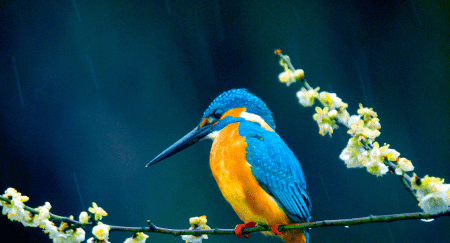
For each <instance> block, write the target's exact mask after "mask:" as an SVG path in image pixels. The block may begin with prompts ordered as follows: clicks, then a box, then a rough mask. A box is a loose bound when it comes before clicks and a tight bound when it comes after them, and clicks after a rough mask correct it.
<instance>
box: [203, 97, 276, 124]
mask: <svg viewBox="0 0 450 243" xmlns="http://www.w3.org/2000/svg"><path fill="white" fill-rule="evenodd" d="M242 107H245V108H246V111H247V112H248V113H252V114H255V115H258V116H260V117H261V118H262V119H264V121H266V123H267V124H268V125H269V126H270V127H272V129H274V130H275V122H274V120H273V118H272V112H271V111H270V110H269V108H267V106H266V104H265V103H264V102H263V101H262V100H261V99H260V98H258V97H256V96H254V95H253V94H251V93H249V92H247V89H232V90H229V91H227V92H224V93H222V94H221V95H219V96H218V97H217V98H216V99H214V100H213V102H212V103H211V105H209V107H208V109H206V111H205V113H204V114H203V118H206V117H208V116H210V115H211V114H212V113H213V111H214V110H215V109H218V108H220V109H223V110H224V112H226V111H228V110H229V109H235V108H242Z"/></svg>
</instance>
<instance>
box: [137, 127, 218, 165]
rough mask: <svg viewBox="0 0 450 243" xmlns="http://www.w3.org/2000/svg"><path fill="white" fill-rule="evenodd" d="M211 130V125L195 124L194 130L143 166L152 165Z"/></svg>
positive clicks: (191, 143) (198, 139)
mask: <svg viewBox="0 0 450 243" xmlns="http://www.w3.org/2000/svg"><path fill="white" fill-rule="evenodd" d="M211 131H212V125H205V126H203V127H200V126H197V127H196V128H194V130H192V131H190V132H189V133H188V134H186V135H185V136H184V137H182V138H181V139H180V140H178V141H177V142H176V143H174V144H172V145H171V146H170V147H168V148H167V149H166V150H164V151H163V152H162V153H160V154H159V155H158V156H156V157H155V158H154V159H152V160H151V161H150V162H148V164H147V165H146V166H145V167H149V166H150V165H154V164H156V163H158V162H159V161H161V160H163V159H166V158H168V157H170V156H172V155H174V154H176V153H178V152H180V151H181V150H183V149H185V148H187V147H189V146H191V145H193V144H194V143H196V142H198V141H200V139H202V138H204V137H205V136H206V135H208V134H209V133H210V132H211Z"/></svg>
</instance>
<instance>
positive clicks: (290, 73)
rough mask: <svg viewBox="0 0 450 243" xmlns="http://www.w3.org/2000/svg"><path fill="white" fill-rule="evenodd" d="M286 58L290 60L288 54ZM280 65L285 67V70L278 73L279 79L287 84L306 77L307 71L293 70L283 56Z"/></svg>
mask: <svg viewBox="0 0 450 243" xmlns="http://www.w3.org/2000/svg"><path fill="white" fill-rule="evenodd" d="M285 58H286V59H287V60H288V61H289V57H288V56H285ZM280 65H281V66H282V67H283V68H284V72H282V73H280V74H279V75H278V80H280V82H282V83H285V84H286V85H287V86H289V85H291V84H292V83H295V82H296V81H301V80H303V79H304V78H305V72H303V70H302V69H297V70H291V69H290V68H289V64H288V63H286V62H285V61H284V59H283V58H281V59H280Z"/></svg>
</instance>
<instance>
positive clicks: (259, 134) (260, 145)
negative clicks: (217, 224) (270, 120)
mask: <svg viewBox="0 0 450 243" xmlns="http://www.w3.org/2000/svg"><path fill="white" fill-rule="evenodd" d="M239 130H240V133H241V132H242V133H245V134H242V135H245V137H246V142H247V161H248V163H250V165H251V169H252V173H253V175H254V176H255V178H256V180H257V181H258V182H259V183H260V185H261V186H262V187H263V188H264V190H265V191H266V192H267V193H269V194H270V195H272V196H273V197H274V198H275V199H276V200H277V201H278V203H279V204H281V206H282V207H283V208H284V209H285V211H286V213H287V215H288V216H289V218H291V220H293V221H294V222H305V221H309V218H310V210H311V202H310V199H309V195H308V192H307V190H306V181H305V176H304V174H303V171H302V168H301V166H300V162H299V161H298V160H297V158H296V157H295V155H294V153H292V151H291V150H290V149H289V147H288V146H287V145H286V144H285V143H284V141H283V140H282V139H281V138H280V136H278V134H276V133H275V132H270V131H267V130H263V129H261V127H259V129H258V128H254V127H253V125H250V124H248V123H247V125H244V124H241V126H240V127H239Z"/></svg>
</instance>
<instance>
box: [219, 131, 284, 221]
mask: <svg viewBox="0 0 450 243" xmlns="http://www.w3.org/2000/svg"><path fill="white" fill-rule="evenodd" d="M238 127H239V123H232V124H230V125H228V126H227V127H225V128H224V129H222V130H221V131H220V132H219V134H218V136H217V137H216V139H215V140H214V142H213V145H212V149H211V156H210V165H211V170H212V173H213V175H214V178H215V179H216V182H217V184H218V185H219V188H220V190H221V191H222V194H223V196H224V197H225V199H226V200H227V201H228V202H229V203H230V204H231V206H232V207H233V208H234V210H235V211H236V213H237V214H238V215H239V217H240V218H241V219H242V220H243V221H244V222H246V223H247V222H250V221H253V222H257V223H263V224H267V225H273V224H289V223H290V220H289V218H288V217H287V216H286V214H285V212H284V211H283V209H282V208H280V207H279V206H278V204H277V203H276V201H275V200H274V199H273V198H272V196H270V195H269V194H268V193H267V192H266V191H264V189H262V188H261V186H260V185H259V183H258V182H257V181H256V179H255V177H254V176H253V174H252V172H251V168H250V167H251V165H250V164H249V163H248V162H247V159H246V156H245V155H246V150H245V148H246V147H247V143H246V142H245V138H244V137H241V136H240V135H239V130H238Z"/></svg>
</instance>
